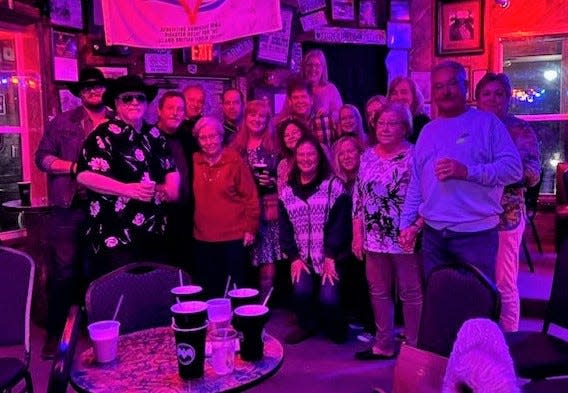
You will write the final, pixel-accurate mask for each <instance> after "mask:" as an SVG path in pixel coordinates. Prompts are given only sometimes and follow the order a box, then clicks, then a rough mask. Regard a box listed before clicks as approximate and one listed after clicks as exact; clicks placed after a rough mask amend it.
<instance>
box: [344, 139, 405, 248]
mask: <svg viewBox="0 0 568 393" xmlns="http://www.w3.org/2000/svg"><path fill="white" fill-rule="evenodd" d="M413 153H414V148H413V147H410V148H409V149H407V150H405V151H403V152H400V153H399V154H397V155H396V156H394V157H391V158H381V157H379V156H378V155H377V153H376V152H375V149H374V148H369V149H367V150H366V151H365V152H364V153H363V155H362V156H361V166H360V167H359V173H358V174H357V180H356V184H355V190H354V192H353V218H356V219H360V220H362V221H363V227H364V231H365V236H364V237H365V244H364V248H365V250H367V251H372V252H377V253H389V254H404V253H407V252H405V251H403V249H402V248H401V246H400V244H399V243H398V236H399V233H400V232H399V223H400V213H401V211H402V205H403V203H404V198H405V196H406V189H407V188H408V184H409V183H410V173H411V172H410V168H411V165H412V157H413Z"/></svg>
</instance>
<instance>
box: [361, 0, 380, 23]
mask: <svg viewBox="0 0 568 393" xmlns="http://www.w3.org/2000/svg"><path fill="white" fill-rule="evenodd" d="M358 25H359V27H364V28H368V29H376V28H378V27H379V17H378V2H377V1H376V0H359V18H358Z"/></svg>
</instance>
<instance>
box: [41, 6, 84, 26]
mask: <svg viewBox="0 0 568 393" xmlns="http://www.w3.org/2000/svg"><path fill="white" fill-rule="evenodd" d="M49 16H50V20H51V23H52V24H54V25H57V26H62V27H69V28H72V29H79V30H82V29H83V8H82V7H81V0H51V1H50V11H49Z"/></svg>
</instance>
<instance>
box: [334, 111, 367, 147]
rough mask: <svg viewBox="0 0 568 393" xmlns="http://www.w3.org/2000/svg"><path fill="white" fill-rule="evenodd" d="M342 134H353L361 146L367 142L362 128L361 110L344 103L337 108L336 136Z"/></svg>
mask: <svg viewBox="0 0 568 393" xmlns="http://www.w3.org/2000/svg"><path fill="white" fill-rule="evenodd" d="M344 135H351V136H354V137H355V138H357V139H358V140H359V143H360V144H362V145H363V146H366V145H367V143H368V138H367V134H366V133H365V129H364V128H363V118H362V116H361V112H359V109H357V107H356V106H355V105H351V104H345V105H343V106H342V107H341V109H339V123H338V127H337V137H338V138H340V137H342V136H344Z"/></svg>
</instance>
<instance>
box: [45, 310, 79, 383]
mask: <svg viewBox="0 0 568 393" xmlns="http://www.w3.org/2000/svg"><path fill="white" fill-rule="evenodd" d="M80 323H81V309H80V308H79V306H77V305H74V306H72V307H71V308H70V309H69V314H68V316H67V321H66V322H65V327H64V328H63V334H62V335H61V340H59V348H58V349H57V354H56V355H55V359H54V360H53V363H52V364H51V374H50V375H49V383H48V385H47V393H65V392H67V385H68V383H69V374H70V372H71V366H72V365H73V358H74V356H75V347H76V345H77V338H78V335H79V329H80V326H79V325H80Z"/></svg>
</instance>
